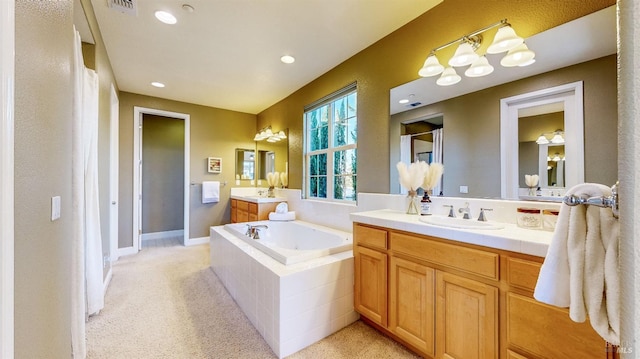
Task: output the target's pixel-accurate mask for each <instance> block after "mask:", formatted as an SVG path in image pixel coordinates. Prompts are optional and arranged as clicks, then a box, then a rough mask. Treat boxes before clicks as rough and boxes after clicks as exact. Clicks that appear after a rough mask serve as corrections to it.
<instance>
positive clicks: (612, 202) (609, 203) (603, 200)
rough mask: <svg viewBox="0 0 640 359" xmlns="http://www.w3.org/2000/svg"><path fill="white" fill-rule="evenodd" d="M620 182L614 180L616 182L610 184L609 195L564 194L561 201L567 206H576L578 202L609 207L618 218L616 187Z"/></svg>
mask: <svg viewBox="0 0 640 359" xmlns="http://www.w3.org/2000/svg"><path fill="white" fill-rule="evenodd" d="M619 186H620V182H619V181H616V184H614V185H613V186H611V196H606V197H605V196H602V197H579V196H576V195H573V194H572V195H569V196H565V197H564V198H563V199H562V202H563V203H564V204H566V205H568V206H577V205H580V204H586V205H593V206H597V207H603V208H611V210H612V211H613V216H614V217H615V218H618V215H619V210H618V187H619Z"/></svg>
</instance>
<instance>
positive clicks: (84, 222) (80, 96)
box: [71, 27, 104, 358]
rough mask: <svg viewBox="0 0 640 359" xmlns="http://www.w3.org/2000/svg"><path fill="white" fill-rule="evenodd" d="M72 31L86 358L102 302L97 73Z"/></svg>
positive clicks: (75, 270) (76, 247)
mask: <svg viewBox="0 0 640 359" xmlns="http://www.w3.org/2000/svg"><path fill="white" fill-rule="evenodd" d="M74 33H75V42H74V63H73V72H72V76H73V85H74V96H73V125H72V131H73V136H72V147H73V153H72V211H73V213H72V217H73V219H72V221H73V247H72V251H73V260H72V270H71V276H72V278H71V279H72V281H71V286H72V295H71V305H72V311H71V325H72V327H71V345H72V350H73V357H74V358H85V357H86V352H87V349H86V343H85V321H86V318H87V317H88V316H89V315H91V314H95V313H97V312H99V311H100V310H101V309H102V308H103V307H104V288H103V279H102V278H103V273H102V238H101V234H100V212H99V202H98V198H99V196H98V76H97V74H96V73H95V71H93V70H90V69H87V68H85V66H84V60H83V58H82V42H81V39H80V34H79V33H78V32H77V31H76V30H75V27H74Z"/></svg>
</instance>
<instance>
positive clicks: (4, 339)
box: [0, 0, 15, 358]
mask: <svg viewBox="0 0 640 359" xmlns="http://www.w3.org/2000/svg"><path fill="white" fill-rule="evenodd" d="M0 27H1V29H0V47H1V48H2V55H0V86H2V87H1V88H0V108H1V110H0V111H1V112H0V172H1V173H2V176H0V357H1V358H13V355H14V323H13V322H14V299H13V296H14V240H15V239H14V235H15V233H14V209H13V208H14V147H13V146H14V132H13V131H14V117H13V114H14V101H13V99H14V91H15V90H14V81H15V58H14V55H15V0H6V1H0Z"/></svg>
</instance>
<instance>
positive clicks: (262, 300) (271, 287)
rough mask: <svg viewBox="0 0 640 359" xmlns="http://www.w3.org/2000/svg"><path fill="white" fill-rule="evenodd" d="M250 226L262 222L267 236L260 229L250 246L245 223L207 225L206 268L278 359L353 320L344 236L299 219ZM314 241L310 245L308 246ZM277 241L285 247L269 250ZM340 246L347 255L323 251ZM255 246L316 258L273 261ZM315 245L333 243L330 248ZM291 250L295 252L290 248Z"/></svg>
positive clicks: (351, 265)
mask: <svg viewBox="0 0 640 359" xmlns="http://www.w3.org/2000/svg"><path fill="white" fill-rule="evenodd" d="M253 224H266V225H267V226H269V233H267V232H268V231H264V230H263V231H262V232H261V233H260V237H261V239H260V240H257V241H255V240H252V239H249V238H248V237H246V236H245V235H244V233H245V232H246V225H245V224H239V225H237V226H230V225H225V226H216V227H211V241H210V255H211V268H212V269H213V271H214V272H215V273H216V275H217V276H218V278H220V281H221V282H222V283H223V284H224V286H225V288H226V289H227V291H228V292H229V294H230V295H231V296H232V297H233V299H234V300H235V301H236V303H237V304H238V306H239V307H240V308H241V309H242V311H243V312H244V314H245V315H246V316H247V318H248V319H249V320H250V321H251V323H252V324H253V326H254V327H255V328H256V329H257V330H258V332H259V333H260V334H261V335H262V337H263V338H264V339H265V341H266V342H267V344H269V346H270V347H271V349H272V350H273V352H274V353H275V354H276V356H277V357H278V358H284V357H286V356H289V355H291V354H293V353H295V352H297V351H299V350H301V349H303V348H305V347H307V346H309V345H311V344H313V343H315V342H317V341H318V340H321V339H322V338H325V337H327V336H329V335H331V334H332V333H335V332H337V331H338V330H340V329H342V328H344V327H345V326H347V325H349V324H351V323H353V322H354V321H356V320H358V317H359V316H358V313H356V312H355V310H354V309H353V270H354V263H353V252H352V250H351V234H350V233H346V232H340V231H336V230H332V229H330V228H327V227H322V226H318V225H315V224H311V223H306V222H301V221H295V222H268V221H265V222H253ZM300 226H303V227H307V228H300ZM280 227H282V228H280ZM276 233H279V234H278V235H277V236H275V234H276ZM336 235H337V237H336ZM312 237H314V238H315V240H313V241H307V240H308V239H311V238H312ZM347 238H348V240H347ZM336 239H339V241H338V240H336ZM290 240H291V241H290ZM298 240H299V242H298ZM275 242H280V243H281V246H282V247H287V246H288V247H289V249H287V248H281V249H277V250H275V249H274V248H273V247H269V246H268V245H267V244H272V243H275ZM308 242H310V243H308ZM341 242H348V243H349V244H348V245H346V246H347V248H348V249H347V250H343V251H340V252H337V253H334V254H326V253H330V252H331V251H336V250H339V249H336V248H344V246H345V244H342V243H341ZM257 243H260V244H261V245H263V246H264V247H266V248H269V252H275V253H278V252H284V253H286V254H287V260H289V259H291V258H294V259H292V260H298V259H302V258H306V257H305V256H307V255H312V256H318V257H315V258H311V259H309V258H306V260H304V261H300V262H298V263H290V264H283V263H282V262H280V261H278V260H276V259H274V258H273V257H272V254H273V253H269V254H266V253H265V252H267V251H266V250H265V251H264V252H263V250H261V249H259V248H258V246H257V245H256V244H257ZM291 243H298V244H291ZM314 243H322V244H327V243H332V244H331V245H330V246H329V248H330V249H328V248H318V247H317V246H316V245H315V244H314ZM334 244H338V245H334ZM296 246H297V247H298V249H291V248H296ZM300 248H305V249H300ZM211 305H216V304H215V303H211Z"/></svg>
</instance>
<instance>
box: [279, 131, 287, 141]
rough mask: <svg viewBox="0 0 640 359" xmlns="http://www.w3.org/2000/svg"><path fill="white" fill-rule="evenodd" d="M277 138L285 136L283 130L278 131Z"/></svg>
mask: <svg viewBox="0 0 640 359" xmlns="http://www.w3.org/2000/svg"><path fill="white" fill-rule="evenodd" d="M278 138H279V139H281V140H282V139H285V138H287V135H286V134H285V133H284V131H282V130H281V131H280V132H278Z"/></svg>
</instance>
